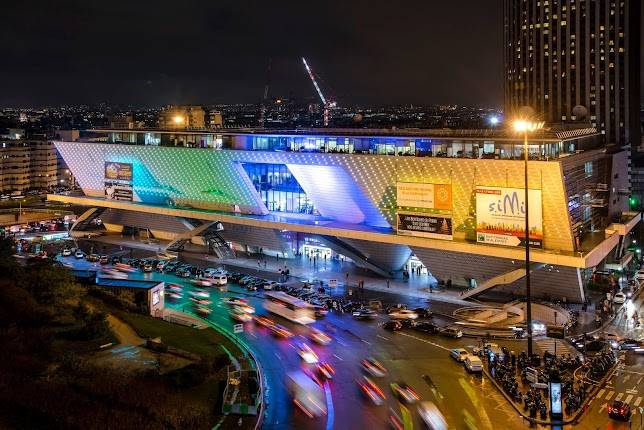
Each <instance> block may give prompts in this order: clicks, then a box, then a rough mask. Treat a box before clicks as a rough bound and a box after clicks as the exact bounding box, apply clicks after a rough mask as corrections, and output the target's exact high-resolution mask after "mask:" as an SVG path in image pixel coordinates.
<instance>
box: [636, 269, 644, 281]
mask: <svg viewBox="0 0 644 430" xmlns="http://www.w3.org/2000/svg"><path fill="white" fill-rule="evenodd" d="M635 279H637V280H638V281H644V269H640V270H638V271H637V273H636V274H635Z"/></svg>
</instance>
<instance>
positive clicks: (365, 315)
mask: <svg viewBox="0 0 644 430" xmlns="http://www.w3.org/2000/svg"><path fill="white" fill-rule="evenodd" d="M352 315H353V317H354V318H355V319H357V320H367V319H369V320H372V319H374V318H375V317H376V316H378V314H377V312H376V311H374V310H373V309H369V308H360V309H357V310H355V311H353V313H352Z"/></svg>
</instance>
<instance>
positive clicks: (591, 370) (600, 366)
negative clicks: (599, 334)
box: [586, 351, 616, 381]
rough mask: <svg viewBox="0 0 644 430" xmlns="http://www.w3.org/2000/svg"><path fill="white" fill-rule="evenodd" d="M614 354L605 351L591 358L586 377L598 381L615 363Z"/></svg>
mask: <svg viewBox="0 0 644 430" xmlns="http://www.w3.org/2000/svg"><path fill="white" fill-rule="evenodd" d="M615 361H616V359H615V354H613V352H612V351H606V352H603V353H601V354H598V355H596V356H594V357H593V358H591V359H590V360H589V361H588V363H587V367H588V373H587V374H586V376H587V377H589V378H590V379H593V380H595V381H599V380H600V379H601V378H603V377H604V376H605V375H606V373H608V371H609V370H610V369H611V368H612V367H613V365H614V364H615Z"/></svg>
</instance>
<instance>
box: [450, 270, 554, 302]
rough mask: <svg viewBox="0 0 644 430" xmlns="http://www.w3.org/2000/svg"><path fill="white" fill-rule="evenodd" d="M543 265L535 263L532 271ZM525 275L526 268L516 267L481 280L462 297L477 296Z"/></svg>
mask: <svg viewBox="0 0 644 430" xmlns="http://www.w3.org/2000/svg"><path fill="white" fill-rule="evenodd" d="M543 266H544V265H543V264H533V265H531V267H530V271H531V272H534V271H535V270H539V269H541V268H542V267H543ZM524 276H525V269H524V268H520V269H514V270H511V271H509V272H505V273H502V274H500V275H497V276H495V277H493V278H490V279H488V280H487V281H484V282H481V283H480V284H479V285H478V286H477V287H476V288H473V289H471V290H468V291H466V292H465V293H463V296H462V298H463V299H467V298H469V297H473V296H477V295H479V294H481V293H483V292H485V291H487V290H489V289H490V288H494V287H496V286H498V285H506V284H511V283H512V282H514V281H518V280H519V279H521V278H523V277H524Z"/></svg>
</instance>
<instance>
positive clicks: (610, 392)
mask: <svg viewBox="0 0 644 430" xmlns="http://www.w3.org/2000/svg"><path fill="white" fill-rule="evenodd" d="M613 394H615V392H614V391H609V392H608V394H606V400H610V398H611V397H613Z"/></svg>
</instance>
